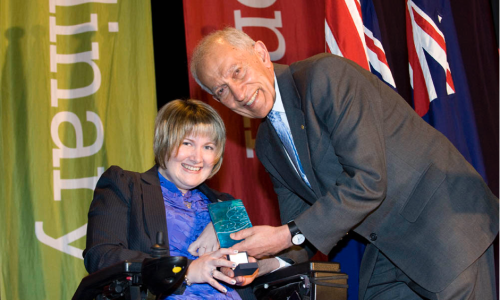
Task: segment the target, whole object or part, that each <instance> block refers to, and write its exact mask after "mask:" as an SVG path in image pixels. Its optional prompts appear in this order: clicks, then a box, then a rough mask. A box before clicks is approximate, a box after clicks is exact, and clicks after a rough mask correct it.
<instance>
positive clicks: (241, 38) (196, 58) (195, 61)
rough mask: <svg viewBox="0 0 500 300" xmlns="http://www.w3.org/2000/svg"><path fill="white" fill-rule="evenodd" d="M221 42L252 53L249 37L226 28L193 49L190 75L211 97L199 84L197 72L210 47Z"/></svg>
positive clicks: (205, 88)
mask: <svg viewBox="0 0 500 300" xmlns="http://www.w3.org/2000/svg"><path fill="white" fill-rule="evenodd" d="M218 40H222V41H225V42H227V43H228V44H229V45H231V46H234V47H236V48H238V49H241V50H247V51H253V46H254V45H255V41H254V40H253V39H252V38H251V37H249V36H248V35H247V34H246V33H244V32H243V31H241V30H238V29H236V28H233V27H226V28H224V29H222V30H217V31H214V32H212V33H210V34H209V35H207V36H205V37H204V38H203V39H202V40H201V41H200V42H199V43H198V45H197V46H196V48H194V51H193V56H192V57H191V67H190V69H191V75H193V78H194V80H195V81H196V83H198V84H199V85H200V86H201V88H202V89H203V90H205V91H206V92H208V93H209V94H210V95H213V93H212V91H211V90H210V88H208V87H207V86H205V85H204V84H203V83H201V81H200V79H199V77H198V74H197V70H198V68H199V66H200V64H202V62H203V60H204V59H205V56H207V54H209V53H210V50H211V47H212V45H213V44H214V43H215V42H216V41H218Z"/></svg>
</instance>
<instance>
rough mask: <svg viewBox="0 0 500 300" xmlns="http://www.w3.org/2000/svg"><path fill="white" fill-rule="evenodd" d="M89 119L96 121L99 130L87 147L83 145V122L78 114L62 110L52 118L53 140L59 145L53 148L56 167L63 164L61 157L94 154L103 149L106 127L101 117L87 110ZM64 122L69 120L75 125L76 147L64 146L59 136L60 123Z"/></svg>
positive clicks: (53, 160)
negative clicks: (93, 140)
mask: <svg viewBox="0 0 500 300" xmlns="http://www.w3.org/2000/svg"><path fill="white" fill-rule="evenodd" d="M87 121H88V122H92V123H94V125H95V127H96V130H97V137H96V139H95V142H94V143H93V144H92V145H90V146H87V147H85V146H83V130H82V123H81V122H80V119H79V118H78V116H77V115H76V114H74V113H72V112H69V111H61V112H58V113H57V114H56V115H55V116H54V118H52V124H51V126H50V134H51V136H52V141H54V144H56V146H57V148H56V149H53V150H52V164H53V166H54V167H59V166H60V165H61V163H60V159H61V158H79V157H86V156H91V155H94V154H96V153H97V152H99V150H101V148H102V144H103V143H104V128H103V126H102V122H101V119H100V118H99V116H98V115H97V114H96V113H94V112H92V111H87ZM63 122H68V123H71V125H73V128H74V129H75V134H76V148H69V147H66V146H64V144H63V142H62V141H61V139H60V138H59V130H58V129H59V125H61V123H63Z"/></svg>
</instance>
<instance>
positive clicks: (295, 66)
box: [290, 53, 349, 70]
mask: <svg viewBox="0 0 500 300" xmlns="http://www.w3.org/2000/svg"><path fill="white" fill-rule="evenodd" d="M346 64H349V61H348V60H347V59H345V58H343V57H340V56H337V55H334V54H330V53H320V54H316V55H313V56H311V57H308V58H306V59H304V60H300V61H297V62H294V63H292V64H291V65H290V68H291V69H292V70H299V69H303V68H311V69H316V68H319V67H324V66H325V65H346Z"/></svg>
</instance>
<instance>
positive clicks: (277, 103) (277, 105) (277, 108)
mask: <svg viewBox="0 0 500 300" xmlns="http://www.w3.org/2000/svg"><path fill="white" fill-rule="evenodd" d="M274 90H275V91H276V99H275V100H274V105H273V109H272V110H274V111H277V112H280V113H285V107H284V106H283V100H281V93H280V88H279V86H278V80H277V79H276V73H274Z"/></svg>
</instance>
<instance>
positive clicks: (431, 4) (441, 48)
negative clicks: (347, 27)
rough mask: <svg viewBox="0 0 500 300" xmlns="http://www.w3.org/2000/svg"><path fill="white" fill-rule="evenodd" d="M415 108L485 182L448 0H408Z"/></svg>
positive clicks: (407, 20)
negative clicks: (451, 144)
mask: <svg viewBox="0 0 500 300" xmlns="http://www.w3.org/2000/svg"><path fill="white" fill-rule="evenodd" d="M406 39H407V47H408V60H409V72H410V80H411V86H412V88H413V105H414V109H415V111H416V112H417V113H418V114H419V115H420V116H421V117H422V118H423V119H424V120H425V121H427V122H428V123H429V124H430V125H432V126H433V127H434V128H436V129H437V130H439V131H440V132H441V133H443V134H444V135H445V136H446V137H447V138H448V139H449V140H450V141H451V142H452V143H453V144H454V145H455V147H457V149H458V150H459V151H460V153H462V155H463V156H464V157H465V158H466V159H467V160H468V161H469V162H470V163H471V164H472V165H473V166H474V168H475V169H476V170H477V171H478V173H479V174H481V175H482V176H483V178H484V179H485V180H486V173H485V170H484V163H483V159H482V152H481V148H480V143H479V138H478V135H477V129H476V125H475V124H476V121H475V118H474V110H473V107H472V100H471V97H470V93H469V88H468V84H467V78H466V74H465V70H464V67H463V62H462V56H461V53H460V48H459V45H458V40H457V36H456V32H455V24H454V21H453V16H452V12H451V7H450V4H449V1H448V0H407V1H406Z"/></svg>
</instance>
